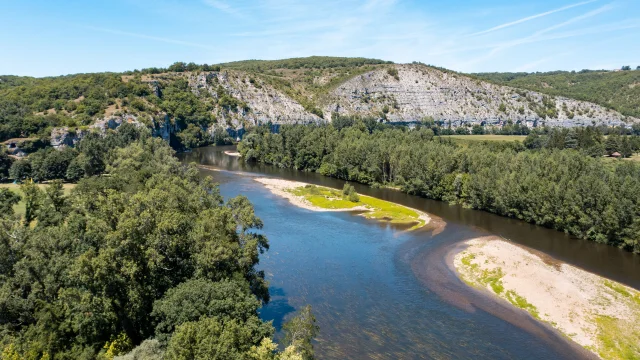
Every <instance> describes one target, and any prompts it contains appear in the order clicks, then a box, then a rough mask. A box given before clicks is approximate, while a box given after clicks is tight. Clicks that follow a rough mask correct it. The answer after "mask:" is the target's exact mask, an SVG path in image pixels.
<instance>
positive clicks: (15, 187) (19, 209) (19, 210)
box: [0, 184, 76, 215]
mask: <svg viewBox="0 0 640 360" xmlns="http://www.w3.org/2000/svg"><path fill="white" fill-rule="evenodd" d="M47 186H48V185H46V184H38V187H40V189H42V190H44V189H45V188H46V187H47ZM75 186H76V184H63V185H62V187H63V188H64V194H65V195H68V194H69V192H71V189H73V188H74V187H75ZM0 188H5V189H9V190H11V191H13V192H15V193H16V194H18V195H20V196H22V197H24V194H23V193H22V191H20V184H0ZM13 210H14V211H15V212H16V214H18V215H23V214H24V212H25V202H24V199H22V200H20V202H19V203H18V204H16V205H15V206H14V207H13Z"/></svg>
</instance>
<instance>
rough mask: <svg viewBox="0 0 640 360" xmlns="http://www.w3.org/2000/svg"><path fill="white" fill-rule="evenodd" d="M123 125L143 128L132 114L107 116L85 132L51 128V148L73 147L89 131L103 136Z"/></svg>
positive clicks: (77, 129) (82, 130)
mask: <svg viewBox="0 0 640 360" xmlns="http://www.w3.org/2000/svg"><path fill="white" fill-rule="evenodd" d="M124 123H129V124H134V125H135V126H138V127H144V126H145V125H144V124H143V123H141V122H139V121H138V120H137V118H136V117H135V116H134V115H132V114H124V115H122V116H109V117H106V118H104V119H98V120H97V121H96V122H95V123H93V125H91V126H89V128H88V129H87V130H84V129H80V128H75V129H70V128H69V127H59V128H53V129H52V130H51V146H53V147H54V148H56V149H62V148H64V147H66V146H70V147H74V146H76V144H77V143H78V142H79V141H80V140H82V138H83V137H85V136H86V135H87V134H88V133H89V132H91V131H98V132H100V133H101V134H103V135H104V134H106V133H107V130H109V129H111V130H115V129H117V128H118V127H120V125H122V124H124Z"/></svg>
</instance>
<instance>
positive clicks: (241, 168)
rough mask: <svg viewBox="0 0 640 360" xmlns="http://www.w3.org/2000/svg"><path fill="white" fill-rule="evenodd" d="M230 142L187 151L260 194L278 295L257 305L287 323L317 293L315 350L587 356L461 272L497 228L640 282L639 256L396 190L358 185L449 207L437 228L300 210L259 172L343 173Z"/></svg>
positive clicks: (223, 178)
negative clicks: (284, 165)
mask: <svg viewBox="0 0 640 360" xmlns="http://www.w3.org/2000/svg"><path fill="white" fill-rule="evenodd" d="M225 149H226V148H213V147H212V148H201V149H197V150H195V151H194V152H192V153H187V154H180V157H181V159H183V161H185V162H197V163H199V164H201V165H206V166H211V167H214V168H218V169H225V170H227V171H211V170H206V169H202V173H203V175H206V176H212V177H213V178H214V179H215V180H216V181H217V182H219V183H220V190H221V192H222V194H223V195H224V196H225V197H226V198H228V197H233V196H236V195H239V194H242V195H245V196H247V197H248V198H249V199H250V200H251V202H252V203H253V204H254V206H255V209H256V213H257V215H258V216H259V217H260V218H261V219H262V220H263V221H264V224H265V226H264V229H263V231H264V233H265V234H266V235H267V236H268V238H269V242H270V246H271V247H270V249H269V251H268V252H266V253H265V254H264V255H263V256H262V257H261V261H260V265H259V268H260V269H262V270H265V272H266V273H267V276H268V280H269V282H270V292H271V296H272V299H271V301H270V303H269V304H268V305H266V306H265V307H264V308H263V309H262V310H261V316H262V318H263V319H265V320H272V321H273V324H274V326H275V327H276V329H278V330H280V328H281V325H282V323H283V321H286V320H287V319H288V317H290V316H291V315H292V313H293V312H294V311H295V310H296V309H298V308H300V307H302V306H304V305H306V304H311V305H312V307H313V311H314V313H315V315H316V317H317V319H318V325H319V326H320V335H319V336H318V339H317V342H316V344H315V348H316V354H317V358H319V359H423V358H424V359H431V358H434V359H470V358H473V359H576V358H589V357H591V356H590V355H589V354H588V353H587V352H586V351H584V350H583V349H581V348H579V347H578V346H577V345H575V344H572V343H570V342H567V341H566V340H565V339H564V338H563V337H562V336H561V335H559V334H558V333H556V332H555V331H553V330H551V329H550V328H548V327H547V326H545V325H542V324H539V323H538V322H536V321H534V320H533V319H532V318H530V317H529V316H528V315H526V314H525V313H523V312H521V311H519V310H515V309H512V308H511V307H510V306H509V305H507V304H505V303H504V302H502V301H496V300H494V299H493V298H491V297H490V296H487V295H486V294H484V293H481V292H478V291H476V290H474V289H470V288H469V287H467V286H466V285H465V284H463V283H462V282H461V281H460V280H458V278H457V277H456V276H455V274H454V273H453V271H452V270H451V268H450V266H448V263H447V262H448V261H449V262H450V260H451V256H452V254H453V251H454V250H455V248H456V246H460V245H459V243H460V241H462V240H465V239H470V238H474V237H478V236H485V235H491V234H497V235H501V236H504V237H505V238H509V239H510V240H513V241H516V242H519V243H522V244H525V245H528V246H531V247H534V248H536V249H538V250H541V251H544V252H546V253H549V254H551V255H553V256H555V257H556V258H559V259H561V260H564V261H567V262H570V263H573V264H575V265H577V266H581V267H583V268H585V269H588V270H590V271H593V272H596V273H599V274H601V275H604V276H607V277H610V278H614V279H616V280H619V281H622V282H625V283H627V284H629V285H631V286H634V287H638V285H639V284H640V275H638V274H639V273H640V271H639V270H640V264H639V259H638V257H637V256H632V255H630V254H627V253H624V252H621V251H618V250H617V249H611V248H609V247H602V246H597V245H596V244H592V243H588V242H584V241H579V240H575V239H571V238H569V237H567V236H565V235H564V234H561V233H558V232H555V231H552V230H548V229H542V228H540V227H536V226H532V225H528V224H524V223H522V222H519V221H515V220H510V219H504V218H500V217H497V216H494V215H491V214H487V213H484V212H479V211H473V210H466V209H462V208H460V207H452V206H448V205H446V204H444V203H441V202H436V201H430V200H426V199H421V198H418V197H414V196H409V195H406V194H402V193H400V192H397V191H393V190H387V189H382V190H381V189H377V190H376V189H369V188H367V187H363V186H357V190H358V191H359V192H361V193H365V194H369V195H373V196H376V197H379V198H383V199H386V200H390V201H394V202H398V203H402V204H405V205H408V206H412V207H414V208H418V209H421V210H424V211H427V212H429V213H431V214H434V216H436V217H438V218H442V219H443V221H444V222H446V223H447V225H446V227H445V228H444V230H443V231H441V232H439V233H438V234H436V235H434V234H433V232H432V231H429V230H421V231H412V232H407V231H402V230H399V229H393V228H391V227H389V226H386V225H382V224H380V223H376V222H373V221H370V220H366V219H364V218H363V217H361V216H356V215H353V214H350V213H340V212H313V211H309V210H305V209H301V208H298V207H295V206H292V205H291V204H290V203H289V202H288V201H287V200H286V199H283V198H280V197H278V196H276V195H273V194H271V193H270V192H269V191H268V190H267V189H266V188H265V187H264V186H262V185H261V184H259V183H257V182H256V181H254V180H253V179H254V178H255V177H256V176H274V177H280V178H285V179H291V180H297V181H305V182H310V183H315V184H320V185H327V186H333V187H341V185H342V184H343V183H342V182H340V181H337V180H335V179H329V178H325V177H322V176H318V175H317V174H309V173H301V172H296V171H291V170H282V169H276V168H273V167H269V166H255V165H254V166H247V165H243V164H242V162H241V161H240V162H239V161H238V159H237V158H233V157H229V156H227V155H225V154H224V153H223V150H225ZM580 253H584V256H577V255H579V254H580Z"/></svg>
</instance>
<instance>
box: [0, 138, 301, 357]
mask: <svg viewBox="0 0 640 360" xmlns="http://www.w3.org/2000/svg"><path fill="white" fill-rule="evenodd" d="M112 140H113V141H115V140H114V139H112ZM84 151H87V150H86V149H85V150H84ZM107 153H108V155H107V156H105V157H104V158H103V161H104V172H105V173H106V174H105V175H99V174H95V175H92V176H87V177H85V178H83V179H82V180H80V182H79V183H78V185H77V186H76V187H75V188H74V190H73V191H72V192H71V193H70V195H68V196H65V195H64V194H63V193H62V191H61V185H60V183H54V184H53V185H50V186H49V187H48V188H47V189H46V190H44V191H43V190H40V188H38V187H37V186H35V185H33V184H32V183H31V182H30V181H27V182H26V183H25V185H23V193H24V194H25V197H27V198H28V201H27V203H26V208H27V209H26V213H27V214H26V215H25V216H24V217H18V216H17V215H14V214H13V211H12V205H14V204H15V203H16V201H17V198H16V196H15V195H12V194H11V193H9V192H7V191H0V206H2V207H3V208H4V209H5V211H3V212H2V214H0V226H1V227H2V231H0V279H1V281H0V284H1V285H0V332H1V333H2V337H1V340H0V350H1V351H2V358H3V359H5V358H6V359H14V358H17V359H38V360H39V359H95V358H103V359H111V358H113V357H114V356H117V355H124V354H125V353H127V352H129V351H131V350H132V349H133V348H134V347H135V346H137V345H140V344H141V343H143V342H144V344H143V345H142V346H141V348H140V349H136V350H135V351H137V352H139V353H149V354H157V353H158V352H164V359H185V358H194V359H211V358H216V357H217V358H225V359H226V358H240V359H252V358H256V356H257V355H256V354H257V353H259V350H260V349H262V350H264V348H265V347H267V348H270V347H271V346H272V342H271V340H270V337H271V335H272V334H273V327H272V326H271V324H270V323H264V322H262V321H261V320H260V319H259V317H258V313H257V310H258V308H259V307H260V306H261V305H262V304H264V303H266V302H268V301H269V293H268V290H267V283H266V281H265V279H264V274H263V273H262V272H261V271H257V270H256V269H255V265H256V264H257V263H258V261H259V255H260V254H261V253H262V252H264V251H266V250H267V249H268V248H269V244H268V241H267V239H266V238H265V237H264V236H263V235H261V234H260V233H258V232H257V230H259V229H260V228H261V227H262V222H261V221H260V219H259V218H257V217H256V216H255V214H254V211H253V206H252V204H251V203H250V202H249V201H248V200H247V198H245V197H242V196H240V197H236V198H232V199H228V200H226V201H225V200H224V199H223V198H222V196H221V195H220V192H219V190H218V187H217V186H216V185H215V184H213V183H212V181H211V179H210V178H203V177H201V176H200V175H199V172H198V170H197V168H196V167H195V166H194V165H191V166H185V165H183V164H181V163H180V162H179V161H178V160H177V159H176V158H175V157H174V156H173V155H174V153H173V150H172V149H171V148H170V147H169V146H168V145H167V144H166V143H165V142H163V141H162V140H161V139H157V138H152V137H150V136H148V134H147V135H144V134H143V135H141V136H140V137H139V138H138V139H134V140H132V141H131V142H130V143H129V145H127V146H125V147H113V148H110V149H108V150H107ZM61 154H62V153H61ZM56 171H58V170H56ZM59 173H60V174H62V171H61V170H60V172H59ZM148 339H152V340H148ZM145 340H147V341H145ZM272 350H275V348H273V349H272ZM294 350H295V349H293V348H292V349H289V355H296V356H297V354H299V351H297V350H295V351H294ZM165 351H166V352H165ZM269 354H270V356H271V358H273V359H275V358H276V357H277V358H281V357H280V356H281V354H279V353H277V352H274V351H271V352H269ZM254 355H255V356H254ZM154 356H155V355H154ZM282 356H283V357H282V358H283V359H284V358H285V357H284V356H285V355H284V353H283V354H282Z"/></svg>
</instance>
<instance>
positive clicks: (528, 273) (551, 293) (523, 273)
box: [453, 237, 640, 359]
mask: <svg viewBox="0 0 640 360" xmlns="http://www.w3.org/2000/svg"><path fill="white" fill-rule="evenodd" d="M465 245H466V249H465V250H462V251H461V252H459V253H458V254H456V255H455V257H454V260H453V266H454V267H455V270H456V271H457V273H458V275H459V276H460V277H461V278H462V280H464V281H465V282H466V283H467V284H469V285H471V286H473V287H476V288H481V289H483V290H486V291H489V292H491V293H492V294H493V295H495V296H498V297H500V298H502V299H504V300H506V301H508V302H509V303H511V304H512V305H513V306H516V307H518V308H521V309H523V310H525V311H527V312H528V313H529V314H530V315H531V316H533V317H534V318H536V319H538V320H541V321H543V322H546V323H548V324H549V325H551V326H552V327H554V328H556V329H557V330H559V331H560V332H561V333H563V334H564V335H565V336H567V337H568V338H570V339H571V340H573V341H575V342H576V343H578V344H580V345H581V346H583V347H585V348H586V349H588V350H590V351H592V352H594V353H595V354H597V355H598V356H600V357H601V358H603V359H631V358H640V292H638V291H636V290H634V289H631V288H629V287H627V286H624V285H621V284H619V283H616V282H613V281H610V280H607V279H605V278H602V277H600V276H597V275H594V274H591V273H589V272H586V271H584V270H581V269H578V268H576V267H573V266H570V265H567V264H563V263H560V262H557V261H554V259H551V258H549V257H546V256H544V255H542V254H540V255H539V254H536V253H534V252H532V251H530V250H529V249H527V248H524V247H520V246H517V245H514V244H512V243H510V242H507V241H504V240H501V239H499V238H496V237H486V238H478V239H473V240H469V241H466V242H465Z"/></svg>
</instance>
